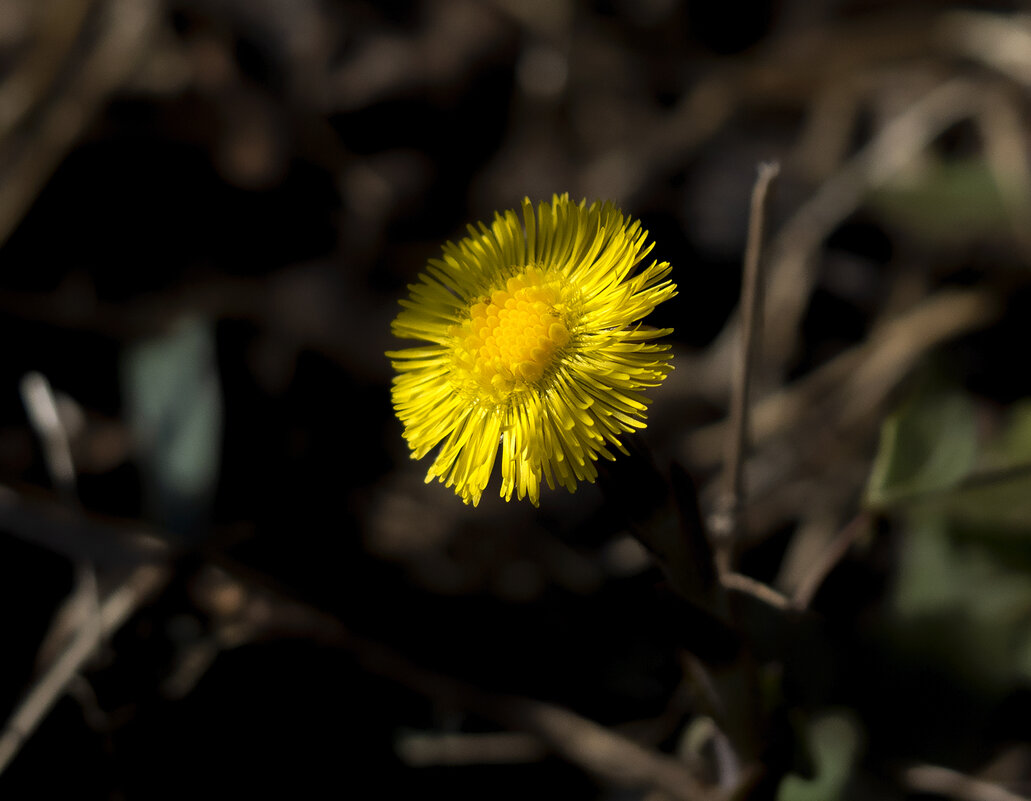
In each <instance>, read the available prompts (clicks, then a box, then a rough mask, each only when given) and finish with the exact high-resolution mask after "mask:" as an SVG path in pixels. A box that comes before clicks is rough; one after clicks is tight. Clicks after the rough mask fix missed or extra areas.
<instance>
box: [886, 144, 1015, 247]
mask: <svg viewBox="0 0 1031 801" xmlns="http://www.w3.org/2000/svg"><path fill="white" fill-rule="evenodd" d="M868 202H869V205H870V207H871V209H872V210H873V211H874V213H875V214H877V215H879V216H880V217H882V218H883V219H884V220H885V221H886V222H887V223H889V224H890V225H892V226H895V227H899V226H901V227H903V228H905V229H907V230H908V231H909V232H910V233H912V234H914V235H915V236H918V237H921V238H923V239H924V240H930V241H932V242H936V243H950V242H957V241H965V240H969V239H971V238H973V237H980V236H991V235H997V234H1006V233H1008V231H1009V221H1008V216H1007V213H1006V207H1005V205H1004V203H1003V199H1002V195H1001V194H1000V193H999V189H998V185H997V183H996V180H995V176H994V175H992V171H991V168H990V167H989V166H988V165H987V163H986V162H985V161H984V160H983V159H981V158H968V159H957V160H952V161H937V162H932V163H930V164H928V165H926V166H923V167H922V169H920V170H919V172H917V173H915V174H913V173H912V172H909V173H905V174H903V176H902V177H900V178H898V179H896V180H894V181H891V182H890V183H888V184H887V185H885V186H883V187H881V188H880V189H878V190H876V191H874V192H873V193H872V194H871V196H870V198H869V201H868Z"/></svg>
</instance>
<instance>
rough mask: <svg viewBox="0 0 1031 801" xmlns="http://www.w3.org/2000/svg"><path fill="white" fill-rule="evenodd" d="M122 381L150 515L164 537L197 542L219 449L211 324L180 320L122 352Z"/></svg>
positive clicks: (207, 514) (218, 394) (204, 523)
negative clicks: (151, 337) (153, 336)
mask: <svg viewBox="0 0 1031 801" xmlns="http://www.w3.org/2000/svg"><path fill="white" fill-rule="evenodd" d="M122 381H123V394H124V397H125V402H126V407H127V408H126V412H127V417H128V420H129V424H130V426H131V428H132V432H133V435H134V437H135V440H136V443H137V447H138V449H139V453H138V458H139V461H140V467H141V473H142V476H143V481H144V491H145V496H146V500H147V503H148V506H149V507H150V508H149V513H150V516H151V517H152V518H153V519H154V520H155V522H157V523H158V524H159V525H161V526H163V527H164V528H165V529H166V530H168V531H169V532H170V533H173V534H178V535H181V536H189V537H197V536H202V535H203V533H204V530H205V528H206V526H207V523H208V522H209V517H210V506H211V501H212V498H213V495H214V490H215V482H216V480H217V478H218V471H219V457H220V454H221V444H222V390H221V386H220V382H219V376H218V366H217V362H216V354H215V338H214V332H213V330H212V327H211V325H210V324H209V323H207V322H206V321H202V320H197V319H186V320H183V321H181V322H180V323H179V324H178V325H177V326H175V327H174V328H173V329H172V330H171V331H169V332H168V333H167V334H165V335H164V336H161V337H157V338H154V339H148V340H144V341H141V342H137V343H134V344H133V345H131V346H129V347H128V348H127V349H126V351H125V352H124V354H123V357H122Z"/></svg>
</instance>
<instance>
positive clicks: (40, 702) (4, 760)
mask: <svg viewBox="0 0 1031 801" xmlns="http://www.w3.org/2000/svg"><path fill="white" fill-rule="evenodd" d="M168 575H169V572H168V570H167V569H166V568H162V567H157V566H154V565H142V566H140V567H138V568H136V569H135V570H134V571H133V572H132V573H131V574H130V575H129V577H128V578H127V579H126V580H125V581H124V582H122V584H121V585H120V586H119V587H118V588H117V589H116V590H114V591H113V592H112V593H111V594H110V595H109V596H107V598H105V599H104V602H103V603H102V604H101V605H100V612H99V616H100V635H101V636H102V637H109V636H111V635H112V634H114V632H116V631H117V630H118V629H119V628H120V627H121V626H122V624H123V623H125V621H126V620H128V619H129V617H130V616H131V615H132V613H133V612H134V611H136V609H137V608H138V607H139V606H140V604H141V603H143V601H145V600H146V599H147V598H149V597H150V596H151V595H152V594H153V593H154V592H156V591H157V590H158V588H159V587H161V585H162V584H164V583H165V581H166V580H167V579H168ZM96 644H97V633H96V632H95V631H94V630H93V628H92V627H90V626H84V627H82V628H80V630H79V632H78V634H76V636H75V637H74V638H73V639H72V641H71V642H70V643H68V646H67V647H66V648H65V650H64V651H63V652H62V653H61V656H60V657H58V658H57V660H56V661H55V662H54V664H53V665H51V666H50V669H49V670H47V672H46V673H45V674H44V675H43V676H42V677H41V678H40V679H39V681H37V682H36V683H35V685H33V687H32V690H31V691H30V692H29V694H28V695H27V696H26V697H25V699H24V700H23V701H22V703H21V704H20V706H19V707H18V709H17V710H16V711H15V712H14V714H13V715H12V716H11V718H10V720H8V722H7V725H6V727H5V728H4V731H3V734H0V773H3V771H4V769H5V768H6V767H7V766H8V765H9V764H10V762H11V760H12V759H14V757H15V756H16V755H17V754H18V751H19V750H20V749H21V746H22V744H23V743H24V742H25V741H26V740H27V739H28V738H29V737H30V736H31V735H32V733H33V732H34V731H35V730H36V728H37V727H38V726H39V724H40V723H41V722H42V721H43V719H44V718H45V717H46V716H47V713H48V712H49V711H50V709H51V707H53V705H54V704H55V703H56V702H57V700H58V699H59V698H60V697H61V696H62V695H63V694H64V692H65V691H66V690H67V688H68V685H69V683H70V682H71V681H72V680H73V679H74V678H75V676H76V675H77V674H78V672H79V671H80V670H81V669H82V666H83V665H84V664H85V663H86V662H87V660H88V659H89V658H90V655H91V654H92V653H93V649H94V648H95V647H96Z"/></svg>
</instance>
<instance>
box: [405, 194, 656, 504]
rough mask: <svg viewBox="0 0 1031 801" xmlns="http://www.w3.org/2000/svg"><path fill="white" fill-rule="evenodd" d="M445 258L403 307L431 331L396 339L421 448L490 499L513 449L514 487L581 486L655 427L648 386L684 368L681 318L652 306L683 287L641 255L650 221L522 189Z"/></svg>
mask: <svg viewBox="0 0 1031 801" xmlns="http://www.w3.org/2000/svg"><path fill="white" fill-rule="evenodd" d="M468 230H469V235H468V236H467V237H465V238H463V239H462V240H461V241H459V242H458V243H457V244H454V243H451V242H448V243H447V244H446V245H444V249H443V257H442V258H440V259H430V261H429V264H428V266H427V268H426V271H425V272H424V273H422V274H420V276H419V280H418V281H417V283H415V284H412V285H410V286H409V287H408V288H409V290H410V292H411V295H410V297H409V299H407V300H402V301H401V305H402V306H403V307H404V310H403V311H402V312H401V313H400V314H398V316H397V318H396V319H395V320H394V323H393V332H394V334H395V336H398V337H402V338H407V339H417V340H422V341H423V343H424V344H421V345H420V346H418V347H413V348H407V349H405V350H398V351H391V352H389V353H388V354H387V355H388V356H389V357H390V358H391V359H392V364H393V366H394V369H396V370H397V371H398V375H397V376H396V377H395V378H394V384H393V393H392V394H393V400H394V408H395V410H396V411H397V415H398V417H399V418H400V419H401V422H402V423H403V424H404V426H405V431H404V436H405V439H407V440H408V445H409V447H410V448H411V449H412V458H414V459H421V458H422V457H424V456H426V455H427V454H428V453H429V452H430V451H432V450H433V449H434V448H438V446H439V450H438V451H437V455H436V458H435V459H434V461H433V464H432V465H431V466H430V469H429V472H428V474H427V476H426V480H427V481H430V480H431V479H433V478H437V479H439V480H440V481H442V482H444V483H445V484H446V485H447V486H449V487H451V486H453V487H454V488H455V491H456V492H457V493H458V494H459V495H460V496H461V497H462V499H463V500H464V501H465V502H466V503H470V502H471V503H473V504H476V503H478V502H479V500H480V495H481V494H482V493H483V490H484V489H485V488H486V486H487V483H488V482H489V480H490V476H491V473H492V472H493V470H494V463H495V461H496V460H497V458H498V451H499V450H500V452H501V476H502V482H501V495H502V496H503V497H504V498H505V500H509V499H511V497H512V494H513V492H515V493H516V494H517V496H518V497H519V498H523V497H526V496H529V498H530V500H531V501H532V502H533V503H534V505H536V504H537V503H538V500H539V497H540V488H541V482H542V480H543V481H544V482H545V483H546V484H547V485H548V486H549V487H551V488H554V486H555V484H556V483H557V484H561V485H562V486H564V487H566V488H567V489H568V490H569V491H570V492H573V491H575V490H576V486H577V482H578V481H582V480H587V481H593V480H594V479H595V477H596V476H597V474H598V471H597V468H596V467H595V465H594V462H595V461H596V460H597V458H598V456H599V455H601V456H604V457H605V458H606V459H613V458H614V457H613V455H612V452H611V450H610V447H611V448H615V449H617V450H620V451H622V452H623V453H626V449H625V448H624V447H623V445H622V443H621V442H620V437H621V436H622V435H623V434H625V433H627V432H631V431H633V430H634V429H638V428H644V426H645V423H644V419H643V418H644V416H645V415H644V413H645V410H646V408H647V404H648V402H649V400H648V398H646V397H644V394H643V392H644V390H645V389H646V388H648V387H654V386H657V385H658V384H660V383H661V382H662V380H663V379H664V378H665V377H666V375H667V374H668V373H669V371H670V370H671V369H673V368H672V365H671V364H670V363H669V359H670V355H671V354H670V352H669V345H667V344H664V343H661V342H656V341H654V340H655V339H656V338H657V337H661V336H664V335H666V334H668V333H670V331H671V330H672V329H668V328H667V329H661V330H660V329H653V328H646V327H644V326H642V325H641V323H640V320H641V319H642V318H643V317H645V315H647V314H648V313H649V312H651V311H652V309H654V308H655V306H656V305H658V304H659V303H661V302H662V301H664V300H667V299H668V298H671V297H673V295H675V294H676V286H675V284H673V282H672V281H670V280H668V276H669V273H670V266H669V264H667V263H666V262H661V263H660V262H654V261H653V262H652V263H651V264H650V265H648V266H642V262H643V260H644V259H645V257H646V256H647V255H648V253H649V251H650V250H651V248H652V245H650V244H647V245H646V242H645V240H646V239H647V235H648V232H647V231H643V230H642V229H641V224H640V223H639V222H638V221H636V220H630V219H627V218H625V217H624V216H623V214H622V213H621V212H620V211H619V210H618V209H616V208H615V207H613V206H612V205H611V204H609V203H604V204H602V203H592V204H591V205H590V206H587V204H586V202H585V201H580V203H573V202H571V201H570V200H569V197H568V195H562V196H555V197H553V198H552V201H551V202H550V203H546V202H544V203H541V204H540V205H539V206H538V207H537V212H536V215H535V214H534V209H533V205H532V204H531V203H530V201H529V199H527V200H524V201H523V205H522V220H520V218H519V216H518V215H517V214H516V212H515V211H511V210H510V211H506V212H505V213H504V214H496V215H495V216H494V221H493V223H491V225H490V226H489V227H488V226H486V225H484V224H483V223H479V224H478V225H477V226H476V227H473V226H471V225H470V226H469V228H468Z"/></svg>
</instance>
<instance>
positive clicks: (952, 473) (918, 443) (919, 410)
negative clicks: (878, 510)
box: [866, 389, 977, 507]
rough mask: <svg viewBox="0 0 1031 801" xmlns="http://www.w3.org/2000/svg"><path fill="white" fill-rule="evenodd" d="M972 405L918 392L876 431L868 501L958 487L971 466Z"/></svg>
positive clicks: (948, 395) (947, 394) (937, 392)
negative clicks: (876, 448) (876, 446)
mask: <svg viewBox="0 0 1031 801" xmlns="http://www.w3.org/2000/svg"><path fill="white" fill-rule="evenodd" d="M974 411H975V410H974V404H973V402H972V401H971V400H970V399H969V398H968V397H967V396H966V395H963V394H961V393H959V392H955V391H947V390H943V389H922V390H921V391H919V392H917V393H915V394H914V395H912V396H910V397H909V398H908V399H907V400H906V401H904V402H903V403H902V404H901V405H900V406H899V408H898V409H896V410H895V411H894V412H893V413H892V414H891V415H889V417H888V419H887V420H885V421H884V424H883V425H882V427H881V439H880V444H879V446H878V450H877V456H876V458H875V459H874V464H873V469H872V470H871V473H870V480H869V482H868V484H867V489H866V499H867V503H868V504H869V505H871V506H873V507H883V506H888V505H890V504H893V503H895V502H897V501H899V500H903V499H906V498H911V497H914V496H919V495H923V494H926V493H932V492H939V491H941V490H945V489H948V488H950V487H953V486H955V485H956V484H958V483H959V482H960V481H961V480H962V479H963V478H964V477H965V476H966V475H967V474H969V472H970V470H971V469H972V468H973V466H974V462H975V458H976V456H977V425H976V420H975V416H974Z"/></svg>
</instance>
